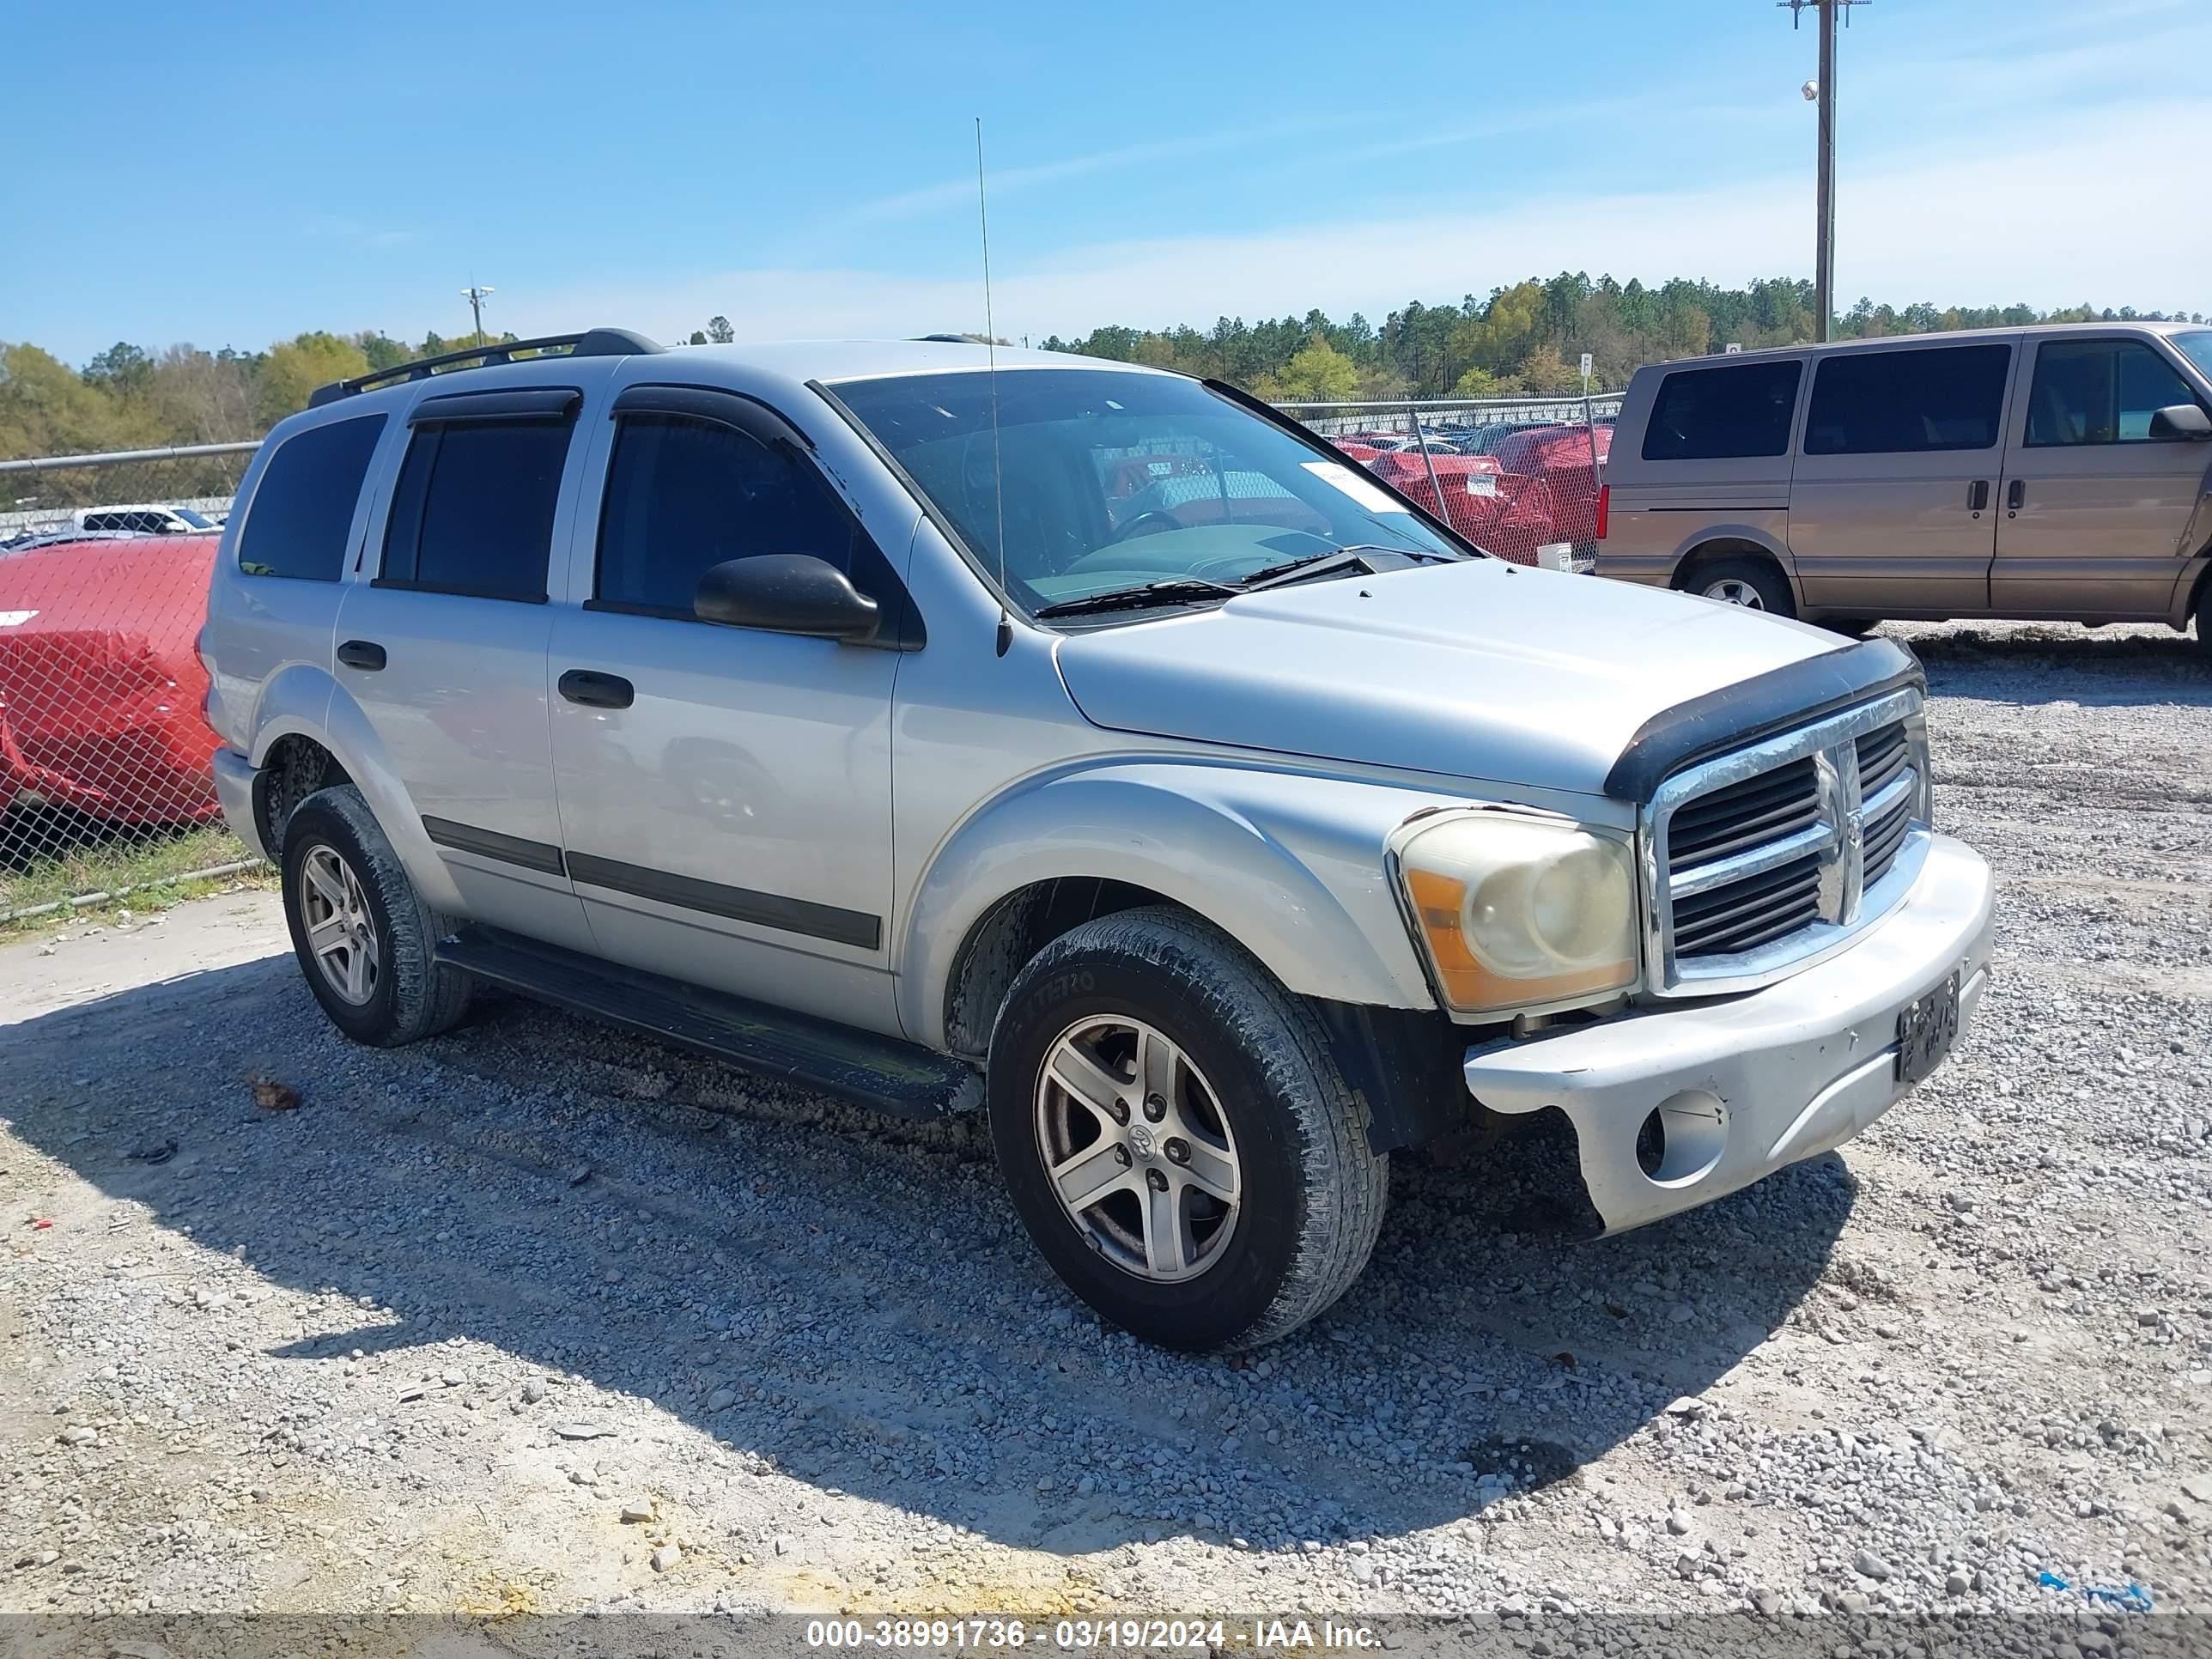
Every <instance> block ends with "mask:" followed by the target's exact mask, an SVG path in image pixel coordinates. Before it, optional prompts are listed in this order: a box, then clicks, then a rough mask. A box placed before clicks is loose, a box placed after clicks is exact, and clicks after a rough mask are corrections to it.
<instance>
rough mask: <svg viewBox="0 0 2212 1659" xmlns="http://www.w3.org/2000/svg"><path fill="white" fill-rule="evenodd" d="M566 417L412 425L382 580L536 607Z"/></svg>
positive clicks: (540, 600) (549, 543)
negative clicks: (411, 436) (414, 426)
mask: <svg viewBox="0 0 2212 1659" xmlns="http://www.w3.org/2000/svg"><path fill="white" fill-rule="evenodd" d="M571 429H572V428H571V423H570V422H568V421H565V420H562V421H544V420H533V421H512V422H509V421H473V422H460V423H456V424H451V425H430V426H422V427H418V428H416V432H415V435H414V438H413V439H412V441H410V442H409V444H408V446H407V459H406V460H405V461H404V462H403V463H402V464H401V465H400V469H399V483H398V485H397V486H396V487H395V488H394V489H393V490H392V518H391V522H390V523H389V524H388V525H387V526H386V529H385V532H384V568H383V574H382V576H381V578H380V580H383V581H384V582H386V583H387V584H390V585H392V586H403V587H419V588H424V589H427V590H428V591H430V592H438V593H460V594H466V595H468V596H470V597H471V598H475V599H514V600H519V601H521V602H524V603H526V604H532V605H542V604H544V600H545V566H546V562H547V560H548V559H549V558H550V556H551V553H552V547H553V514H554V510H555V508H556V507H557V506H558V505H559V503H560V497H561V469H562V467H563V466H564V465H567V462H568V435H569V432H570V430H571Z"/></svg>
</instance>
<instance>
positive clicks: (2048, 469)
mask: <svg viewBox="0 0 2212 1659" xmlns="http://www.w3.org/2000/svg"><path fill="white" fill-rule="evenodd" d="M2033 351H2034V364H2033V371H2032V372H2031V373H2030V374H2027V375H2025V376H2023V377H2022V386H2021V391H2020V392H2019V393H2018V394H2017V395H2016V396H2015V398H2014V406H2013V410H2012V418H2011V423H2010V430H2011V439H2012V453H2011V455H2010V457H2009V458H2008V461H2007V463H2006V471H2007V482H2006V485H2005V495H2004V511H2003V516H2002V518H2001V519H2000V520H1998V522H1997V526H1996V564H1995V565H1994V566H1993V567H1992V568H1991V571H1990V605H1991V608H1992V609H1994V610H1996V611H1999V612H2001V613H2003V614H2006V615H2011V616H2060V617H2093V618H2100V619H2101V618H2110V617H2146V618H2156V619H2163V618H2164V617H2166V614H2167V611H2168V610H2169V609H2170V608H2171V606H2172V602H2173V587H2174V583H2175V581H2176V580H2178V579H2179V577H2180V575H2181V573H2182V568H2183V566H2184V565H2185V563H2186V562H2187V561H2188V559H2189V557H2190V556H2191V554H2193V553H2195V552H2197V551H2198V550H2199V546H2200V544H2201V538H2193V537H2192V536H2191V525H2192V523H2193V521H2195V520H2196V519H2197V512H2198V503H2199V502H2200V501H2203V499H2204V496H2205V494H2206V489H2207V484H2208V476H2207V475H2208V469H2212V445H2207V444H2204V443H2203V442H2201V441H2192V440H2191V439H2188V438H2183V437H2167V436H2162V435H2156V434H2154V433H2153V431H2152V429H2151V428H2152V416H2153V415H2154V413H2155V411H2157V410H2160V409H2165V408H2167V407H2169V406H2171V405H2172V404H2197V405H2198V406H2199V407H2200V408H2205V409H2206V410H2207V411H2208V412H2212V398H2207V397H2206V395H2205V393H2204V392H2203V391H2202V390H2200V389H2199V388H2198V387H2197V386H2194V385H2192V384H2191V380H2190V379H2189V378H2188V377H2187V376H2185V374H2184V373H2183V370H2182V368H2181V367H2180V365H2179V362H2178V361H2177V360H2176V359H2174V358H2172V357H2170V356H2168V355H2167V354H2166V350H2165V349H2164V343H2163V342H2162V341H2160V340H2158V339H2156V338H2155V337H2149V336H2143V335H2110V336H2107V335H2101V334H2100V335H2093V336H2089V337H2082V336H2081V335H2077V334H2073V333H2068V334H2065V335H2058V336H2047V337H2042V338H2039V339H2037V340H2035V341H2034V342H2033Z"/></svg>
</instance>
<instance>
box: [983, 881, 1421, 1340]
mask: <svg viewBox="0 0 2212 1659" xmlns="http://www.w3.org/2000/svg"><path fill="white" fill-rule="evenodd" d="M989 1097H990V1112H991V1139H992V1142H993V1145H994V1148H995V1150H996V1152H997V1153H998V1160H999V1168H1000V1171H1001V1172H1002V1173H1003V1174H1004V1176H1005V1177H1006V1186H1007V1188H1008V1189H1009V1190H1010V1191H1011V1193H1012V1196H1013V1200H1014V1208H1015V1210H1016V1211H1017V1212H1018V1213H1019V1215H1020V1216H1021V1218H1022V1221H1023V1224H1024V1225H1025V1226H1026V1227H1027V1228H1028V1229H1029V1233H1030V1237H1031V1238H1032V1239H1033V1240H1035V1241H1036V1246H1037V1249H1039V1250H1041V1251H1042V1253H1043V1255H1044V1257H1045V1259H1046V1261H1048V1262H1050V1263H1051V1264H1052V1267H1053V1268H1054V1271H1055V1272H1057V1273H1059V1274H1060V1278H1061V1279H1065V1280H1066V1282H1067V1285H1068V1286H1069V1287H1070V1288H1071V1289H1072V1290H1073V1291H1075V1293H1076V1294H1077V1295H1078V1296H1079V1297H1082V1298H1083V1299H1084V1300H1085V1302H1087V1303H1089V1304H1091V1306H1092V1307H1093V1308H1095V1309H1097V1310H1098V1311H1099V1312H1100V1313H1101V1314H1103V1315H1104V1316H1106V1317H1107V1318H1108V1319H1109V1320H1111V1321H1112V1322H1114V1323H1115V1324H1116V1325H1119V1326H1121V1328H1123V1329H1125V1330H1127V1331H1129V1332H1131V1333H1133V1334H1135V1335H1137V1336H1139V1337H1142V1338H1144V1339H1145V1340H1146V1341H1149V1342H1157V1343H1159V1344H1160V1345H1162V1346H1165V1347H1170V1348H1183V1349H1194V1350H1195V1349H1206V1348H1243V1347H1253V1346H1257V1345H1259V1344H1261V1343H1263V1342H1268V1341H1272V1340H1273V1339H1275V1338H1276V1337H1279V1336H1281V1335H1283V1334H1285V1333H1287V1332H1289V1331H1291V1330H1294V1329H1296V1328H1297V1327H1298V1326H1300V1325H1302V1324H1304V1322H1306V1321H1307V1320H1309V1319H1311V1318H1312V1317H1313V1316H1315V1315H1316V1314H1318V1313H1320V1312H1321V1311H1322V1310H1324V1309H1326V1308H1327V1307H1328V1305H1329V1304H1331V1303H1333V1302H1334V1301H1335V1300H1336V1299H1337V1297H1340V1296H1341V1295H1342V1294H1343V1293H1344V1291H1346V1289H1347V1288H1348V1287H1349V1286H1350V1285H1351V1284H1352V1280H1353V1279H1356V1278H1358V1276H1359V1272H1360V1269H1361V1268H1362V1267H1365V1266H1366V1263H1367V1257H1368V1254H1369V1252H1370V1251H1371V1250H1372V1249H1374V1247H1375V1237H1376V1233H1377V1232H1378V1231H1380V1230H1381V1228H1382V1225H1383V1207H1384V1206H1385V1204H1386V1202H1387V1201H1388V1199H1389V1159H1388V1158H1383V1157H1381V1156H1378V1155H1377V1154H1376V1153H1375V1152H1372V1151H1371V1150H1370V1148H1369V1145H1368V1115H1367V1112H1366V1109H1365V1108H1364V1106H1363V1105H1362V1104H1361V1103H1359V1102H1358V1100H1357V1099H1356V1098H1355V1097H1353V1095H1352V1091H1350V1090H1349V1089H1348V1088H1346V1085H1345V1082H1344V1079H1343V1077H1342V1076H1341V1075H1340V1073H1338V1071H1337V1069H1336V1065H1335V1062H1334V1060H1332V1059H1331V1057H1330V1055H1329V1053H1328V1044H1327V1042H1326V1039H1325V1037H1324V1036H1323V1034H1322V1027H1321V1023H1320V1021H1319V1019H1318V1018H1316V1016H1315V1014H1314V1012H1313V1010H1312V1009H1311V1008H1310V1006H1307V1005H1306V1004H1305V1003H1304V1002H1303V1001H1302V1000H1299V999H1298V998H1297V997H1295V996H1293V995H1291V994H1290V993H1289V992H1287V991H1285V989H1284V988H1283V987H1281V986H1280V985H1279V984H1278V983H1277V982H1276V981H1274V979H1273V977H1272V976H1271V975H1269V974H1268V973H1267V969H1264V968H1263V967H1261V965H1260V963H1258V962H1257V961H1255V959H1254V958H1253V957H1252V956H1251V955H1250V954H1249V952H1248V951H1245V950H1244V949H1243V947H1242V946H1240V945H1237V943H1236V942H1235V941H1234V940H1232V939H1229V938H1228V937H1227V936H1226V935H1225V934H1223V933H1220V932H1219V931H1218V930H1217V929H1215V928H1213V927H1210V926H1208V925H1207V924H1206V923H1205V922H1202V921H1197V920H1196V919H1195V918H1194V917H1191V916H1188V915H1184V914H1182V912H1180V911H1176V910H1170V909H1164V908H1147V909H1139V910H1126V911H1122V912H1120V913H1119V914H1117V915H1110V916H1102V917H1100V918H1098V919H1097V921H1090V922H1086V923H1085V924H1084V925H1083V926H1082V927H1078V928H1076V929H1075V930H1074V931H1073V932H1072V933H1066V934H1064V935H1062V936H1061V937H1060V938H1059V939H1055V940H1054V941H1053V942H1052V943H1051V944H1050V945H1047V946H1046V947H1045V948H1044V950H1042V951H1040V952H1039V953H1038V954H1037V956H1036V959H1035V960H1034V961H1032V962H1031V963H1030V964H1029V965H1028V966H1027V967H1026V968H1024V969H1023V970H1022V972H1021V974H1020V975H1019V976H1018V977H1017V979H1016V980H1015V981H1014V984H1013V987H1012V990H1010V991H1009V992H1008V993H1007V995H1006V1004H1005V1006H1004V1008H1003V1010H1002V1012H1000V1017H999V1022H998V1026H997V1029H996V1030H994V1032H993V1033H992V1039H991V1062H990V1073H989Z"/></svg>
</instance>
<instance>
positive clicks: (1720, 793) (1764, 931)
mask: <svg viewBox="0 0 2212 1659" xmlns="http://www.w3.org/2000/svg"><path fill="white" fill-rule="evenodd" d="M1926 748H1927V745H1926V738H1925V735H1924V727H1923V720H1922V716H1921V710H1920V696H1919V693H1918V692H1917V691H1900V692H1894V693H1892V694H1891V695H1890V696H1887V697H1883V698H1881V699H1879V700H1877V701H1875V702H1870V703H1866V704H1863V705H1861V706H1860V707H1858V708H1851V709H1846V710H1845V711H1844V713H1842V714H1834V715H1830V716H1828V717H1827V718H1826V719H1825V720H1820V721H1818V722H1815V723H1814V724H1812V725H1810V726H1804V727H1802V728H1800V729H1799V730H1797V731H1795V732H1784V733H1783V734H1782V735H1781V736H1779V737H1777V738H1767V739H1765V740H1763V741H1761V742H1759V743H1757V744H1752V745H1750V746H1749V747H1748V748H1746V749H1743V750H1738V751H1736V752H1735V753H1733V754H1729V755H1723V756H1722V757H1720V758H1719V759H1717V760H1712V761H1707V762H1705V763H1702V764H1700V765H1698V766H1695V767H1692V768H1690V769H1688V770H1686V771H1685V772H1681V773H1678V774H1677V775H1674V777H1671V778H1669V779H1668V780H1667V781H1665V782H1664V783H1662V785H1661V786H1660V787H1659V789H1658V791H1657V792H1656V794H1655V795H1654V797H1653V799H1652V804H1651V805H1650V807H1649V808H1648V809H1647V811H1646V814H1645V873H1646V879H1647V881H1648V882H1649V883H1650V888H1651V894H1652V902H1651V904H1650V921H1649V923H1648V926H1647V929H1646V937H1645V953H1646V957H1647V961H1646V964H1645V965H1646V969H1647V982H1648V983H1649V985H1650V987H1651V988H1652V989H1653V990H1654V991H1656V993H1658V994H1661V995H1666V994H1676V995H1684V996H1686V995H1693V994H1697V995H1703V994H1712V993H1714V992H1717V991H1723V990H1732V989H1738V988H1745V987H1750V986H1753V985H1759V984H1765V983H1767V982H1769V981H1771V980H1774V979H1778V978H1780V977H1781V976H1782V975H1784V974H1786V973H1789V972H1790V971H1793V970H1794V969H1796V968H1799V967H1802V966H1803V965H1805V963H1808V961H1810V960H1812V959H1814V958H1815V957H1819V956H1820V955H1823V954H1826V951H1829V950H1831V949H1832V948H1835V947H1836V946H1838V945H1841V944H1842V943H1843V942H1844V941H1845V940H1846V939H1849V938H1850V935H1851V934H1853V933H1856V932H1857V931H1858V929H1859V928H1861V927H1864V926H1865V925H1866V924H1867V923H1868V922H1869V921H1873V920H1875V918H1876V917H1878V916H1879V915H1881V914H1882V913H1883V912H1885V911H1886V910H1887V909H1888V908H1889V907H1890V906H1891V905H1892V904H1893V903H1894V902H1896V901H1897V900H1898V899H1899V897H1901V896H1903V894H1904V892H1905V889H1906V888H1908V887H1910V886H1911V878H1912V876H1913V875H1914V874H1916V873H1917V871H1918V868H1919V863H1920V860H1921V858H1922V856H1923V854H1924V851H1925V842H1926V838H1927V801H1928V794H1927V788H1926V784H1925V773H1926V767H1927V762H1926ZM1916 832H1917V833H1916Z"/></svg>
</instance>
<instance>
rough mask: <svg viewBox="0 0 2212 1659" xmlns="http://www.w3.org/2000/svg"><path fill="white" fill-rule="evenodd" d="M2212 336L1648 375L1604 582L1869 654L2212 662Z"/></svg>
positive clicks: (2003, 335)
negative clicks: (2197, 658) (1816, 632)
mask: <svg viewBox="0 0 2212 1659" xmlns="http://www.w3.org/2000/svg"><path fill="white" fill-rule="evenodd" d="M2208 440H2212V328H2208V327H2204V326H2202V325H2189V324H2182V323H2074V324H2063V325H2046V326H2042V327H2030V328H2017V329H1982V330H1975V331H1970V332H1961V333H1956V334H1926V335H1916V336H1911V337H1904V338H1894V339H1879V340H1851V341H1845V342H1842V343H1836V344H1832V345H1825V346H1800V347H1792V348H1788V349H1777V350H1772V351H1755V352H1745V353H1742V354H1741V355H1732V356H1725V357H1711V358H1700V359H1698V360H1696V361H1693V362H1676V363H1663V364H1659V365H1656V366H1655V367H1652V368H1644V369H1640V370H1638V372H1637V374H1636V378H1635V379H1634V380H1632V381H1631V382H1630V383H1629V387H1628V392H1627V393H1626V397H1625V398H1624V399H1623V401H1622V406H1621V411H1620V426H1619V428H1618V430H1617V431H1616V433H1615V435H1614V441H1613V453H1612V457H1611V459H1610V460H1609V462H1608V463H1607V468H1606V477H1605V483H1606V496H1607V500H1606V503H1605V511H1604V512H1603V513H1602V514H1601V518H1600V524H1601V534H1602V535H1603V536H1604V540H1603V541H1602V543H1601V545H1600V550H1599V555H1598V564H1597V568H1598V574H1601V575H1605V576H1614V577H1619V578H1620V579H1622V580H1626V581H1635V582H1644V583H1648V584H1650V585H1651V586H1662V587H1676V588H1682V589H1686V590H1687V591H1688V592H1694V593H1702V594H1704V595H1705V596H1706V597H1707V598H1709V599H1720V600H1723V601H1727V602H1729V603H1732V604H1736V605H1750V606H1753V607H1756V608H1759V609H1763V610H1766V611H1777V612H1778V613H1780V614H1781V615H1783V616H1794V617H1803V618H1805V619H1806V620H1807V621H1808V622H1818V623H1826V624H1828V625H1830V626H1832V627H1838V628H1842V629H1847V630H1857V629H1863V628H1864V627H1867V626H1869V625H1871V624H1872V623H1875V622H1876V621H1878V620H1881V619H1882V618H1885V617H1917V618H1937V619H1940V618H1944V617H2022V618H2045V617H2047V618H2056V619H2061V620H2065V621H2071V622H2083V623H2114V622H2162V623H2169V624H2171V625H2172V627H2174V628H2176V629H2187V627H2188V626H2189V623H2190V620H2191V617H2194V618H2195V620H2196V623H2197V642H2198V644H2199V645H2201V646H2203V647H2205V648H2206V649H2207V650H2208V651H2212V617H2208V614H2207V613H2208V611H2212V579H2208V578H2212V441H2208Z"/></svg>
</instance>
